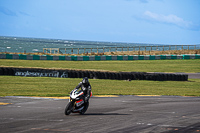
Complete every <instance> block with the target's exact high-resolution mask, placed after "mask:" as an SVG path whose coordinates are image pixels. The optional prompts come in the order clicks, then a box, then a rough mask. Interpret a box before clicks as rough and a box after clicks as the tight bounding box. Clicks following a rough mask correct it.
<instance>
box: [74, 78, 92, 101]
mask: <svg viewBox="0 0 200 133" xmlns="http://www.w3.org/2000/svg"><path fill="white" fill-rule="evenodd" d="M79 88H81V90H82V91H83V93H84V97H85V98H84V101H85V103H87V102H88V101H89V98H90V95H91V89H92V88H91V85H90V83H89V80H88V78H87V77H84V78H83V80H82V82H80V83H79V84H78V85H77V86H76V88H75V89H79Z"/></svg>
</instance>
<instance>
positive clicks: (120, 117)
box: [0, 96, 200, 133]
mask: <svg viewBox="0 0 200 133" xmlns="http://www.w3.org/2000/svg"><path fill="white" fill-rule="evenodd" d="M0 102H1V103H12V104H7V105H0V132H1V133H54V132H56V133H62V132H73V133H78V132H87V133H88V132H98V133H110V132H113V133H121V132H135V133H149V132H151V133H160V132H164V133H168V132H170V133H171V132H175V133H177V132H180V133H183V132H184V133H190V132H191V133H195V132H197V133H198V132H200V97H179V96H154V97H153V96H119V97H107V98H106V97H104V98H100V97H92V98H91V99H90V106H89V109H88V111H87V112H86V114H85V115H79V114H71V115H69V116H65V115H64V109H65V106H66V104H67V103H68V100H66V99H65V100H64V99H48V98H30V97H0Z"/></svg>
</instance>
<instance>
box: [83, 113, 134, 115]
mask: <svg viewBox="0 0 200 133" xmlns="http://www.w3.org/2000/svg"><path fill="white" fill-rule="evenodd" d="M84 115H130V114H119V113H85V114H84Z"/></svg>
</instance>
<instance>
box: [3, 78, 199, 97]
mask: <svg viewBox="0 0 200 133" xmlns="http://www.w3.org/2000/svg"><path fill="white" fill-rule="evenodd" d="M81 80H82V79H78V78H74V79H70V78H65V79H64V78H47V77H42V78H41V77H17V76H0V85H1V87H0V96H46V97H51V96H54V97H59V96H68V95H69V93H70V91H71V90H72V89H74V88H75V87H76V85H78V83H79V82H80V81H81ZM90 83H91V85H92V92H93V95H104V94H105V95H178V96H200V88H199V86H200V79H189V81H184V82H183V81H164V82H161V81H144V80H132V81H130V82H129V81H124V80H100V79H90Z"/></svg>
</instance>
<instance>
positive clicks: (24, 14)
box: [19, 11, 31, 16]
mask: <svg viewBox="0 0 200 133" xmlns="http://www.w3.org/2000/svg"><path fill="white" fill-rule="evenodd" d="M19 13H20V14H21V15H23V16H31V15H30V14H28V13H25V12H22V11H20V12H19Z"/></svg>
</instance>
